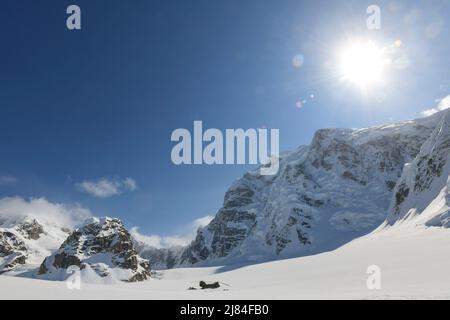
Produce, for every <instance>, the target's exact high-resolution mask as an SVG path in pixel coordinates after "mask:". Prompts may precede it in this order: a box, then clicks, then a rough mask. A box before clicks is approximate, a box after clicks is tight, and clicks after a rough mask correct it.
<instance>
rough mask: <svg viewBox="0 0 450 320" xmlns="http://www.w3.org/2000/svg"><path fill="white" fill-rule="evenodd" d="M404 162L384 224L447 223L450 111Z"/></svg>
mask: <svg viewBox="0 0 450 320" xmlns="http://www.w3.org/2000/svg"><path fill="white" fill-rule="evenodd" d="M440 115H441V120H440V121H439V123H438V125H437V127H436V128H435V130H434V131H433V133H432V134H431V136H430V138H429V139H428V140H427V141H426V142H425V143H424V144H423V146H422V148H421V150H420V153H419V154H418V155H417V157H416V158H415V159H414V161H412V162H411V163H409V164H407V165H406V166H405V168H404V170H403V174H402V176H401V178H400V179H399V181H398V183H397V186H396V188H395V192H394V197H393V199H392V203H391V207H390V209H389V215H388V218H387V220H386V224H387V225H389V226H392V225H394V224H403V223H405V222H413V223H415V224H423V225H427V226H440V227H447V228H448V227H450V209H449V208H450V111H444V112H442V113H440Z"/></svg>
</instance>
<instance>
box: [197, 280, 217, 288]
mask: <svg viewBox="0 0 450 320" xmlns="http://www.w3.org/2000/svg"><path fill="white" fill-rule="evenodd" d="M199 285H200V288H202V289H217V288H220V284H219V282H212V283H206V282H205V281H200V283H199Z"/></svg>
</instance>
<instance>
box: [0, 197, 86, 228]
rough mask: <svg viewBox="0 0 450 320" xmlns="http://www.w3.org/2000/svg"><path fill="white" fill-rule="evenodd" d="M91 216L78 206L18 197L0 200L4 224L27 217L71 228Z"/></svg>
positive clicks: (0, 211)
mask: <svg viewBox="0 0 450 320" xmlns="http://www.w3.org/2000/svg"><path fill="white" fill-rule="evenodd" d="M91 216H92V214H91V212H90V211H89V210H88V209H85V208H83V207H81V206H79V205H67V204H61V203H52V202H49V201H47V200H46V199H45V198H32V199H29V200H26V199H23V198H20V197H7V198H2V199H0V220H3V221H4V222H5V221H6V222H7V221H11V222H13V221H16V220H19V219H22V218H25V217H29V218H34V219H37V220H39V221H42V222H49V223H54V224H56V225H59V226H62V227H68V228H73V227H75V226H76V225H78V224H79V223H82V222H83V221H84V220H85V219H87V218H89V217H91Z"/></svg>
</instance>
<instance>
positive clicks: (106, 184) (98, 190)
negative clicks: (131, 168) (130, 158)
mask: <svg viewBox="0 0 450 320" xmlns="http://www.w3.org/2000/svg"><path fill="white" fill-rule="evenodd" d="M75 188H76V189H77V190H78V191H80V192H83V193H87V194H90V195H91V196H94V197H97V198H109V197H112V196H117V195H120V194H122V193H125V192H132V191H134V190H136V188H137V184H136V180H134V179H132V178H126V179H118V178H114V179H108V178H101V179H99V180H97V181H89V180H85V181H82V182H80V183H76V184H75Z"/></svg>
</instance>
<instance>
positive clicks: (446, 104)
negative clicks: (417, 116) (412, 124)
mask: <svg viewBox="0 0 450 320" xmlns="http://www.w3.org/2000/svg"><path fill="white" fill-rule="evenodd" d="M449 108H450V95H448V96H446V97H445V98H442V99H440V100H439V101H438V105H437V107H436V108H432V109H428V110H425V111H422V115H423V116H425V117H428V116H431V115H433V114H435V113H436V112H439V111H442V110H445V109H449Z"/></svg>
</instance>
